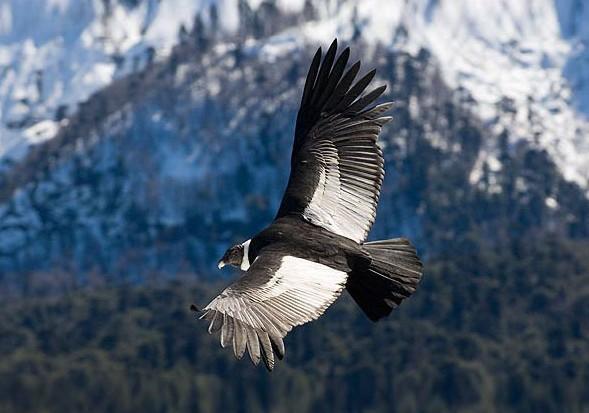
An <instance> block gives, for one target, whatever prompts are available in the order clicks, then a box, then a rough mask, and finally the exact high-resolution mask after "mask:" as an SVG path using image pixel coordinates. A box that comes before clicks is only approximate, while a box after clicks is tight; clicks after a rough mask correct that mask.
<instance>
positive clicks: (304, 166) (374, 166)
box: [276, 40, 392, 242]
mask: <svg viewBox="0 0 589 413" xmlns="http://www.w3.org/2000/svg"><path fill="white" fill-rule="evenodd" d="M336 50H337V40H335V41H334V42H333V43H332V44H331V46H330V48H329V50H328V51H327V53H326V55H325V57H324V59H323V62H321V48H320V49H319V50H318V51H317V53H316V54H315V57H314V58H313V62H312V63H311V68H310V69H309V73H308V75H307V80H306V83H305V88H304V91H303V98H302V101H301V107H300V109H299V113H298V116H297V124H296V130H295V139H294V145H293V151H292V157H291V172H290V178H289V181H288V185H287V188H286V191H285V194H284V197H283V199H282V203H281V205H280V208H279V210H278V214H277V216H276V218H280V217H282V216H285V215H291V214H297V215H301V216H302V217H304V218H305V219H306V220H308V221H309V222H311V223H313V224H315V225H318V226H321V227H323V228H325V229H328V230H330V231H332V232H334V233H336V234H339V235H342V236H344V237H347V238H350V239H352V240H354V241H356V242H362V241H364V240H365V239H366V236H367V235H368V232H369V231H370V228H371V226H372V224H373V223H374V217H375V215H376V206H377V203H378V198H379V196H380V188H381V185H382V180H383V178H384V169H383V165H384V161H383V157H382V152H381V150H380V148H379V147H378V145H377V143H376V141H377V138H378V134H379V133H380V130H381V128H382V126H383V125H384V124H385V123H386V122H388V121H389V120H390V119H391V118H390V117H385V116H382V115H383V113H385V112H386V111H387V110H388V109H390V107H391V106H392V104H391V103H386V104H382V105H378V106H373V107H370V108H367V106H369V105H370V104H371V103H372V102H374V101H375V100H376V99H377V98H378V97H379V96H380V95H381V94H382V93H383V92H384V90H385V86H381V87H378V88H376V89H374V90H373V91H371V92H369V93H367V94H365V95H364V96H360V95H361V94H362V93H363V92H364V90H365V89H366V87H367V86H368V84H369V83H370V81H371V80H372V78H373V77H374V74H375V70H372V71H371V72H369V73H368V74H367V75H365V76H364V77H362V78H361V79H360V80H358V81H357V82H356V83H355V84H354V85H353V86H352V83H353V82H354V78H355V77H356V75H357V74H358V70H359V69H360V62H357V63H355V64H354V65H352V66H351V67H350V69H349V70H348V71H347V72H345V74H344V69H345V67H346V64H347V62H348V58H349V55H350V51H349V49H348V48H346V49H345V50H344V51H343V52H342V53H341V54H340V56H339V57H338V59H337V61H335V64H334V60H335V55H336Z"/></svg>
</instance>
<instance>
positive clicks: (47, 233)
mask: <svg viewBox="0 0 589 413" xmlns="http://www.w3.org/2000/svg"><path fill="white" fill-rule="evenodd" d="M512 3H513V4H512ZM25 5H28V8H29V9H33V10H35V12H34V13H30V12H27V10H26V7H25ZM582 6H583V2H575V1H562V2H556V3H552V2H548V1H544V0H538V1H533V2H521V3H517V4H516V2H511V3H509V2H492V1H488V2H476V3H475V2H468V1H462V0H453V1H449V0H447V1H441V0H440V1H426V0H407V1H404V2H401V1H399V2H389V1H377V0H339V1H328V2H324V1H319V0H306V1H302V0H301V1H286V0H276V1H272V0H265V1H257V0H223V1H220V0H219V1H213V0H208V1H207V0H199V1H184V0H159V1H157V0H133V1H131V0H93V1H84V2H78V1H73V0H71V1H68V0H52V1H40V0H39V1H35V0H28V1H26V2H25V1H21V0H0V124H1V125H2V126H0V157H3V160H4V166H3V167H1V168H0V274H1V273H2V272H3V271H7V272H16V273H18V272H22V271H29V270H34V269H39V268H40V269H42V268H54V267H56V266H59V267H63V268H67V269H69V270H72V271H73V272H76V273H77V272H82V273H87V272H88V271H92V270H93V269H98V270H99V271H100V272H105V273H111V274H115V273H116V274H121V273H124V274H127V275H129V276H138V275H145V273H146V272H149V271H151V270H161V269H165V270H166V271H169V272H176V271H180V270H182V269H183V268H184V269H185V268H189V269H193V268H198V269H203V268H207V269H208V268H210V265H211V264H212V263H213V262H214V261H215V259H216V258H217V256H218V255H219V254H220V253H221V252H222V250H223V248H224V247H226V245H227V244H229V243H230V242H232V241H236V240H240V239H241V238H243V237H247V236H249V235H251V233H253V232H254V231H256V230H259V229H260V227H261V226H262V225H264V224H265V223H266V222H267V221H268V220H270V219H271V218H272V216H273V213H274V211H275V209H276V206H277V203H278V202H279V198H280V195H281V191H282V188H283V186H284V183H285V180H286V175H287V173H288V171H287V169H288V168H287V167H286V166H285V165H288V157H289V153H288V148H289V147H290V144H291V140H292V129H293V122H294V118H295V113H296V109H297V105H298V100H299V97H300V90H301V87H302V80H303V78H304V76H305V71H306V69H307V65H308V62H309V61H310V57H311V53H312V52H313V51H314V48H315V47H316V46H317V45H319V44H320V45H327V44H328V43H329V42H330V41H331V39H332V38H333V37H338V38H339V39H340V43H345V44H349V45H351V46H352V53H353V55H354V58H362V60H363V65H364V66H363V67H364V70H367V68H370V67H377V68H378V81H379V82H385V83H387V84H388V85H389V91H388V92H387V93H388V96H387V98H389V99H393V100H395V101H396V102H397V103H398V104H397V106H396V108H395V111H394V116H395V118H396V121H395V122H392V123H391V124H390V125H389V126H388V127H387V128H386V129H385V132H384V134H383V139H382V143H383V146H384V153H385V156H386V159H387V165H388V167H387V178H386V179H385V183H384V187H383V196H382V199H381V205H380V207H379V214H378V221H377V225H376V228H375V230H376V231H377V234H375V236H376V235H378V236H379V237H385V236H396V235H399V234H404V235H411V236H412V237H413V238H414V239H415V240H416V242H417V243H418V245H419V246H420V247H422V248H424V249H425V250H426V251H427V250H429V251H438V252H439V251H443V250H444V248H445V247H446V245H448V244H449V243H453V242H456V241H457V240H459V239H463V238H461V237H467V236H468V234H470V233H472V232H473V231H476V232H477V233H478V232H482V233H483V234H484V236H487V237H488V238H489V239H491V240H492V239H494V238H496V237H500V236H504V235H505V234H511V235H513V234H515V235H518V236H519V235H521V234H525V233H527V232H529V231H538V230H542V231H543V230H549V231H554V232H558V233H562V234H565V235H567V236H588V235H589V202H588V201H587V199H586V191H587V178H588V177H589V175H588V171H587V167H588V165H589V148H588V146H587V145H588V144H587V140H586V139H583V138H584V136H585V134H586V132H588V131H589V126H588V125H589V121H588V120H587V117H588V116H589V115H588V114H589V109H588V108H589V98H587V96H589V89H588V88H587V86H585V85H586V84H587V80H586V76H587V73H588V71H587V70H585V68H587V67H589V63H588V57H587V56H588V51H587V40H586V39H589V35H588V32H587V29H585V27H584V26H583V25H582V24H581V22H582V21H583V17H584V16H586V15H587V13H588V11H587V9H584V8H583V7H582ZM55 21H60V22H62V23H63V24H59V25H56V24H54V22H55ZM27 50H28V52H27ZM465 245H466V247H468V243H466V244H465ZM0 278H1V277H0Z"/></svg>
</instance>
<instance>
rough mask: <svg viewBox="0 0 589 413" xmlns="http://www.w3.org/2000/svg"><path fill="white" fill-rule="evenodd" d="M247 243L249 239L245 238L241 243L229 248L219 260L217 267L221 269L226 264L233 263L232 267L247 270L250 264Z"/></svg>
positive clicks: (248, 243)
mask: <svg viewBox="0 0 589 413" xmlns="http://www.w3.org/2000/svg"><path fill="white" fill-rule="evenodd" d="M249 245H250V240H247V241H246V242H244V243H243V244H237V245H234V246H232V247H231V248H229V249H228V250H227V251H225V254H223V257H222V258H221V259H220V260H219V263H218V264H217V267H219V269H221V268H223V267H224V266H226V265H233V266H234V267H238V268H241V269H242V270H244V271H247V269H248V268H249V266H250V263H249V257H248V252H249Z"/></svg>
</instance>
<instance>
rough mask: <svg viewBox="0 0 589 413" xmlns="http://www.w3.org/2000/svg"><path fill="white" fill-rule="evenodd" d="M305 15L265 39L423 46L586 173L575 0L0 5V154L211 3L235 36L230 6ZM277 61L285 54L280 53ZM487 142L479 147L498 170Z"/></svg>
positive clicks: (50, 130) (584, 40) (143, 56)
mask: <svg viewBox="0 0 589 413" xmlns="http://www.w3.org/2000/svg"><path fill="white" fill-rule="evenodd" d="M270 6H274V7H276V8H277V9H278V10H280V11H281V12H283V13H290V14H302V13H304V11H305V10H306V9H309V10H310V9H312V10H314V15H312V16H310V18H308V19H307V21H306V22H305V23H303V24H300V25H297V26H296V27H285V30H284V32H283V33H282V35H281V36H278V37H275V38H274V39H272V40H271V41H272V42H273V43H274V45H275V46H274V47H273V48H274V50H275V52H277V53H284V54H287V53H289V52H290V49H289V48H288V47H286V48H280V47H277V46H276V45H277V44H278V43H280V42H284V41H285V39H288V40H287V41H291V40H292V38H296V40H297V42H298V43H299V44H300V43H302V42H304V41H306V40H314V41H315V42H318V43H327V42H328V41H329V39H331V38H333V37H335V36H338V37H340V38H341V39H344V40H345V39H350V38H351V37H353V36H361V37H362V39H363V40H365V41H366V42H367V43H368V44H369V45H371V44H375V43H377V42H378V43H381V44H384V45H388V46H389V47H395V48H397V49H401V50H407V51H409V52H411V53H414V54H415V53H417V51H418V50H419V49H420V48H426V49H427V50H428V51H430V52H431V53H432V54H433V56H434V57H435V59H436V60H437V61H438V63H439V66H440V68H441V72H442V74H443V76H444V80H445V81H446V82H447V83H448V84H449V85H450V86H451V87H453V88H464V89H465V90H466V91H467V92H468V93H470V94H471V95H472V97H473V98H474V100H475V101H476V108H475V110H476V111H477V113H478V114H479V115H480V116H481V117H482V118H483V119H484V120H486V121H488V122H489V127H491V128H494V129H495V130H497V131H500V130H501V129H503V128H507V129H509V130H510V131H511V136H512V139H513V140H514V142H515V141H519V140H521V139H523V140H527V141H530V142H533V143H534V144H535V145H537V146H538V147H540V148H544V149H545V150H547V151H548V152H549V153H550V154H551V156H552V157H553V159H554V160H555V161H556V162H557V163H558V165H559V167H560V168H561V170H562V172H563V174H564V175H565V176H566V177H567V178H568V179H571V180H574V181H576V182H578V183H581V184H583V185H586V184H587V181H588V179H589V139H587V138H586V136H588V134H589V126H588V125H589V122H588V117H589V51H588V47H587V45H588V44H589V28H588V27H589V25H587V24H583V22H587V21H589V4H588V3H587V2H586V1H584V0H534V1H514V2H505V1H499V0H497V1H485V2H471V1H467V0H453V1H449V0H446V1H440V0H406V1H382V0H362V1H359V0H339V1H328V2H324V1H315V0H307V1H303V0H296V1H282V0H281V1H264V2H263V1H260V0H247V1H246V0H218V1H213V0H85V1H77V0H76V1H73V0H50V1H47V0H0V159H1V158H3V157H4V158H6V157H11V156H12V157H19V156H22V154H23V153H24V152H25V150H26V148H27V147H28V145H30V144H35V143H39V142H42V141H44V140H46V139H50V138H52V137H53V136H55V134H56V132H57V130H58V129H59V127H60V125H61V124H62V123H66V122H67V120H64V118H66V117H67V115H68V114H70V113H72V112H75V111H76V107H77V104H78V103H79V102H82V101H84V100H86V99H87V98H88V97H89V96H90V95H91V94H92V93H93V92H95V91H97V90H99V89H101V88H103V87H104V86H106V85H108V84H110V83H111V82H112V81H113V79H115V78H117V77H121V76H123V75H125V74H128V73H130V72H133V71H137V70H140V69H142V68H143V67H144V66H145V64H146V63H147V62H148V61H150V60H151V59H153V58H154V57H155V58H158V57H159V58H162V57H165V56H167V55H168V54H169V51H170V49H171V47H172V46H173V45H174V44H175V43H176V42H177V41H178V37H179V33H180V32H181V31H184V30H185V31H188V30H190V29H191V27H192V24H193V22H194V18H195V16H196V15H197V14H200V15H201V18H202V19H203V21H204V23H205V24H208V25H210V24H211V22H210V15H211V10H212V9H213V8H214V9H215V11H214V13H215V15H216V16H218V21H219V26H218V27H219V33H218V36H219V37H223V36H227V37H230V36H231V35H234V34H235V33H236V32H238V31H239V27H240V24H242V23H243V21H241V22H240V19H242V20H243V18H244V14H243V12H242V11H243V9H244V8H246V7H247V8H248V9H250V10H253V11H255V10H259V9H261V8H263V7H270ZM285 57H288V55H286V56H285ZM496 154H497V151H496V148H493V147H489V148H487V150H486V151H484V152H482V153H481V158H480V160H479V163H478V164H477V166H476V167H475V168H474V169H473V173H472V180H473V181H476V180H478V178H479V177H480V174H481V166H482V163H483V161H488V162H489V164H490V165H492V167H493V168H499V167H500V162H499V161H498V160H497V156H496Z"/></svg>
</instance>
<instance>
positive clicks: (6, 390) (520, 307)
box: [0, 237, 589, 413]
mask: <svg viewBox="0 0 589 413" xmlns="http://www.w3.org/2000/svg"><path fill="white" fill-rule="evenodd" d="M470 247H471V248H470V249H469V251H468V252H463V253H462V254H454V253H453V254H452V255H451V256H449V257H445V258H443V259H437V260H433V261H430V262H428V263H427V265H426V274H425V278H424V282H423V284H422V285H421V286H420V288H419V290H418V291H417V293H415V295H414V296H413V297H412V298H411V299H410V300H408V301H407V302H405V303H404V304H403V305H402V306H401V307H400V308H399V309H398V310H396V311H395V312H394V313H393V315H392V316H391V317H389V318H387V319H386V320H384V321H382V322H379V323H377V324H373V323H371V322H370V321H368V320H367V319H366V318H365V317H364V315H363V314H362V313H361V312H360V311H359V309H358V308H357V307H356V306H355V304H354V303H353V302H352V300H351V299H350V298H349V296H347V295H346V296H344V297H343V298H342V299H340V300H339V301H338V302H337V304H336V305H335V306H334V307H333V308H331V309H330V310H328V312H327V313H326V316H325V317H323V318H321V319H320V320H318V321H317V322H315V323H311V324H309V325H306V326H303V327H300V328H297V329H295V330H294V331H293V333H291V334H290V335H289V336H288V337H287V339H286V341H285V344H286V358H285V360H284V361H282V362H280V363H279V364H278V366H277V368H276V369H275V370H274V371H273V372H272V373H268V372H267V371H266V370H265V369H264V368H263V367H261V366H258V367H257V368H256V367H254V366H253V365H251V363H250V361H249V360H242V361H240V362H237V361H235V360H234V359H233V354H232V352H231V351H230V350H227V349H221V348H220V347H219V345H218V341H217V339H216V338H213V337H211V336H209V335H208V334H207V333H206V327H207V326H206V323H204V322H202V321H198V320H195V316H194V313H192V312H191V311H190V310H189V306H190V304H192V303H196V304H197V305H201V306H202V305H203V304H204V303H206V302H207V300H208V299H209V298H211V297H212V295H213V294H215V293H216V292H218V290H219V289H220V288H221V286H222V285H223V284H222V283H221V282H216V283H211V282H207V281H204V280H202V279H201V280H199V279H195V278H193V277H191V276H190V277H187V278H186V279H182V280H178V281H175V282H171V283H161V282H160V283H151V284H149V285H144V286H131V285H126V286H119V287H115V286H110V287H102V288H95V289H93V290H92V291H84V290H76V289H71V290H70V291H69V292H68V293H67V294H65V295H64V296H61V297H51V296H43V295H45V294H43V292H42V291H43V290H41V291H38V292H37V294H40V295H41V296H39V295H38V296H37V297H30V298H27V299H25V300H21V301H16V302H14V301H12V302H3V303H2V304H1V305H0V311H1V314H2V317H1V318H0V351H1V353H2V355H3V356H2V362H1V363H0V410H1V411H7V412H10V411H22V412H60V413H65V412H80V411H93V412H101V411H103V412H113V411H126V412H132V411H136V412H145V413H147V412H163V411H192V412H195V411H202V412H210V411H273V412H281V411H293V412H294V411H297V412H300V411H326V409H328V410H330V411H344V410H345V411H357V412H360V411H373V412H380V411H382V412H435V413H439V412H446V411H447V412H457V411H463V412H476V411H480V412H488V411H501V412H508V411H513V412H530V413H532V412H534V413H535V412H562V411H567V412H584V411H586V410H587V409H589V387H588V386H587V383H588V381H589V288H588V287H587V286H588V285H589V258H588V257H587V255H586V253H585V252H586V250H587V248H588V245H587V244H586V243H582V242H569V241H562V240H559V239H558V238H554V237H550V238H538V239H535V240H527V241H512V242H510V243H509V244H508V245H504V246H503V247H501V248H489V247H488V246H487V245H485V244H481V243H479V242H477V241H476V240H474V239H473V240H471V244H470ZM556 274H558V276H555V275H556ZM246 357H247V356H246Z"/></svg>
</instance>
